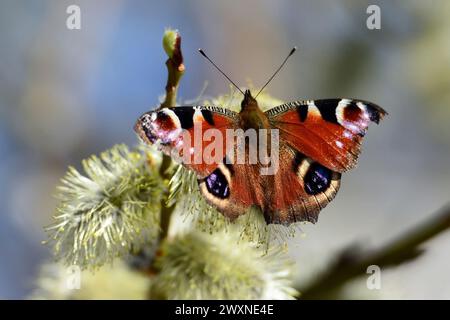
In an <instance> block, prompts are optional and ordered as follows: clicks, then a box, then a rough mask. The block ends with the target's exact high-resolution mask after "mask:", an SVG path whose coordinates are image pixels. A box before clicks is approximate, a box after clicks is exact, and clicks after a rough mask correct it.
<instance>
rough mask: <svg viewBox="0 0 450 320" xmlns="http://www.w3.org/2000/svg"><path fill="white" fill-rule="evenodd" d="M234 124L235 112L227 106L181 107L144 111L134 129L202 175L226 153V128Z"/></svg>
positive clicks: (148, 141) (215, 166)
mask: <svg viewBox="0 0 450 320" xmlns="http://www.w3.org/2000/svg"><path fill="white" fill-rule="evenodd" d="M236 124H237V114H236V113H235V112H233V111H231V110H228V109H224V108H220V107H216V106H180V107H171V108H160V109H157V110H155V111H150V112H147V113H144V114H143V115H142V116H141V117H140V118H139V119H138V121H137V123H136V125H135V131H136V132H137V133H138V135H139V136H140V137H141V139H142V140H143V141H144V142H146V143H148V144H157V145H158V146H159V148H160V149H161V150H162V151H163V152H164V153H165V154H167V155H169V156H171V157H172V158H174V159H178V160H179V162H181V163H182V164H183V165H185V166H186V167H187V168H188V169H192V170H194V171H196V173H197V175H198V176H199V177H205V176H208V175H210V174H211V173H212V172H213V171H214V170H215V169H216V168H217V166H218V164H219V163H221V162H222V160H223V158H224V156H225V155H226V145H227V144H226V137H227V135H226V130H227V129H230V128H234V127H236ZM208 146H209V147H208ZM214 146H215V148H213V147H214ZM208 151H211V152H208ZM221 154H222V155H221Z"/></svg>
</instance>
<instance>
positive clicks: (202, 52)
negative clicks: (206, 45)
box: [198, 49, 245, 95]
mask: <svg viewBox="0 0 450 320" xmlns="http://www.w3.org/2000/svg"><path fill="white" fill-rule="evenodd" d="M198 52H200V54H201V55H202V56H204V57H205V58H206V59H207V60H208V61H209V62H211V64H212V65H213V66H214V67H215V68H216V69H217V70H218V71H219V72H220V73H221V74H222V75H223V76H224V77H225V78H227V80H228V81H230V82H231V84H232V85H233V86H235V87H236V88H237V89H238V90H239V91H240V92H241V93H242V94H243V95H245V94H244V92H243V91H242V90H241V88H239V87H238V86H237V84H236V83H234V82H233V80H231V79H230V78H229V77H228V76H227V75H226V74H225V73H224V72H223V71H222V70H220V68H219V67H218V66H217V65H216V64H215V63H214V62H212V60H211V59H210V58H209V57H208V56H207V55H206V53H205V52H204V51H203V50H202V49H198Z"/></svg>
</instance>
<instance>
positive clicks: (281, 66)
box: [255, 47, 297, 99]
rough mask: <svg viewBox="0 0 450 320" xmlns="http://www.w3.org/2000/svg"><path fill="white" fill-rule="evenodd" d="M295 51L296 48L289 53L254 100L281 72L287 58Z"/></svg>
mask: <svg viewBox="0 0 450 320" xmlns="http://www.w3.org/2000/svg"><path fill="white" fill-rule="evenodd" d="M296 50H297V47H293V48H292V50H291V52H289V54H288V56H287V57H286V58H285V59H284V61H283V63H282V64H281V65H280V66H279V67H278V69H277V70H276V71H275V72H274V73H273V75H272V76H271V77H270V78H269V80H267V82H266V84H265V85H264V86H263V87H262V88H261V90H259V92H258V93H257V94H256V96H255V99H256V98H257V97H258V96H259V94H260V93H261V92H262V91H263V90H264V88H265V87H267V85H268V84H269V83H270V81H272V79H273V78H274V77H275V76H276V75H277V73H278V72H279V71H280V70H281V68H283V66H284V65H285V64H286V62H287V61H288V59H289V57H290V56H292V55H293V54H294V52H295V51H296Z"/></svg>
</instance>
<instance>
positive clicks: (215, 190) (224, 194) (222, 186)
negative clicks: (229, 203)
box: [205, 168, 230, 199]
mask: <svg viewBox="0 0 450 320" xmlns="http://www.w3.org/2000/svg"><path fill="white" fill-rule="evenodd" d="M205 183H206V188H207V189H208V191H209V193H211V194H212V195H214V196H216V197H218V198H221V199H225V198H228V197H229V196H230V188H229V187H228V181H227V179H226V178H225V176H224V174H223V173H222V171H220V169H219V168H217V169H216V170H214V171H213V172H212V173H211V174H210V175H209V176H207V177H206V179H205Z"/></svg>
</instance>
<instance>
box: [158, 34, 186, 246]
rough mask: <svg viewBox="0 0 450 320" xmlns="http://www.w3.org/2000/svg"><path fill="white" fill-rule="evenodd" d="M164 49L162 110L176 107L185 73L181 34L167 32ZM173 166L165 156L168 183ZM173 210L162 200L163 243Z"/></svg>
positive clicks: (163, 172)
mask: <svg viewBox="0 0 450 320" xmlns="http://www.w3.org/2000/svg"><path fill="white" fill-rule="evenodd" d="M163 47H164V50H165V51H166V53H167V55H168V57H169V58H168V59H167V61H166V67H167V74H168V76H167V83H166V97H165V100H164V102H163V103H162V104H161V108H164V107H174V106H175V105H176V102H177V101H176V100H177V91H178V86H179V83H180V79H181V77H182V76H183V74H184V71H185V67H184V64H183V54H182V52H181V36H180V34H179V33H178V32H177V31H173V30H168V31H166V33H165V34H164V38H163ZM171 164H172V159H171V158H170V157H169V156H167V155H163V160H162V164H161V168H160V175H161V177H162V178H163V179H164V180H165V181H167V182H168V181H169V180H170V174H169V173H168V169H169V168H170V166H171ZM167 192H168V191H167ZM173 209H174V205H172V206H169V207H167V197H164V198H163V199H162V200H161V222H160V226H161V233H160V235H159V241H162V240H163V239H164V238H166V237H167V233H168V230H169V224H170V218H171V216H172V212H173Z"/></svg>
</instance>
